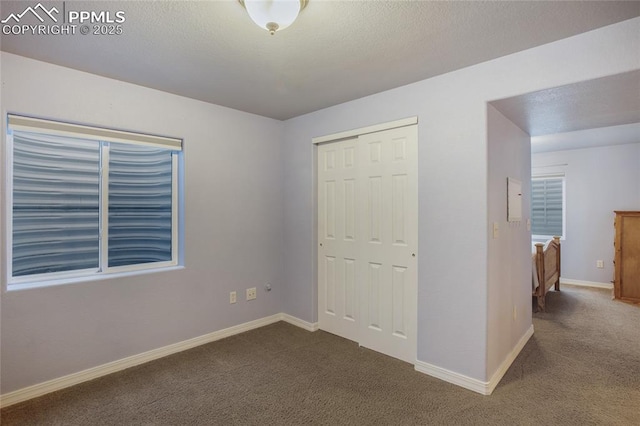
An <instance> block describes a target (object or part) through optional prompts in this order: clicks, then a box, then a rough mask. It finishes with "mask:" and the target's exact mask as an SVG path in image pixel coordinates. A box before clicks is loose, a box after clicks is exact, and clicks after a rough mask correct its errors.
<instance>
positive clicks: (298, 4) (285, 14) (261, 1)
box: [238, 0, 308, 35]
mask: <svg viewBox="0 0 640 426" xmlns="http://www.w3.org/2000/svg"><path fill="white" fill-rule="evenodd" d="M238 1H239V2H240V3H241V4H242V5H243V6H244V8H245V9H246V10H247V13H248V14H249V17H250V18H251V19H252V20H253V22H255V23H256V25H258V26H259V27H260V28H264V29H265V30H267V31H269V33H270V34H271V35H274V34H275V33H276V31H278V30H284V29H285V28H287V27H288V26H289V25H291V24H293V21H295V20H296V18H297V17H298V14H299V13H300V11H302V9H304V8H305V6H306V5H307V2H308V0H238Z"/></svg>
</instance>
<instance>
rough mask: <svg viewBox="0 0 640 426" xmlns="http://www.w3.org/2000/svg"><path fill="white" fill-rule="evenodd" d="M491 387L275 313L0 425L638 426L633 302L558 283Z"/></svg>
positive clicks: (639, 313) (639, 337)
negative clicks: (264, 322)
mask: <svg viewBox="0 0 640 426" xmlns="http://www.w3.org/2000/svg"><path fill="white" fill-rule="evenodd" d="M533 322H534V327H535V334H534V336H533V337H532V338H531V340H530V341H529V343H528V344H527V345H526V346H525V348H524V349H523V351H522V352H521V353H520V355H519V356H518V358H517V359H516V361H515V362H514V364H513V365H512V366H511V368H510V369H509V371H508V372H507V374H506V375H505V377H504V378H503V380H502V382H501V383H500V384H499V385H498V387H497V388H496V390H495V391H494V393H493V395H491V396H482V395H478V394H475V393H473V392H470V391H467V390H465V389H462V388H459V387H457V386H454V385H451V384H448V383H445V382H443V381H440V380H438V379H435V378H431V377H429V376H426V375H424V374H421V373H418V372H416V371H415V370H414V369H413V366H411V365H409V364H406V363H404V362H401V361H398V360H395V359H392V358H389V357H386V356H384V355H380V354H377V353H375V352H372V351H369V350H367V349H362V348H359V347H358V345H357V344H355V343H353V342H350V341H347V340H344V339H341V338H338V337H335V336H333V335H331V334H328V333H325V332H322V331H318V332H315V333H310V332H307V331H304V330H301V329H299V328H297V327H295V326H292V325H289V324H286V323H282V322H281V323H277V324H273V325H270V326H267V327H263V328H260V329H257V330H253V331H250V332H247V333H244V334H241V335H237V336H234V337H230V338H227V339H224V340H220V341H217V342H214V343H210V344H207V345H204V346H200V347H198V348H195V349H192V350H189V351H185V352H182V353H179V354H176V355H172V356H169V357H166V358H163V359H160V360H157V361H153V362H150V363H147V364H144V365H141V366H138V367H134V368H131V369H128V370H125V371H122V372H119V373H115V374H112V375H109V376H106V377H103V378H100V379H96V380H93V381H91V382H87V383H84V384H81V385H77V386H74V387H72V388H68V389H65V390H62V391H59V392H55V393H52V394H49V395H45V396H43V397H40V398H37V399H34V400H31V401H27V402H24V403H21V404H16V405H14V406H11V407H7V408H6V409H4V410H2V412H1V423H2V425H3V426H5V425H7V426H8V425H36V424H38V425H40V424H42V425H45V424H46V425H231V424H237V425H302V424H331V425H373V424H376V425H572V424H576V425H637V424H640V307H638V306H632V305H628V304H625V303H621V302H616V301H612V300H611V297H610V291H606V290H598V289H587V288H578V287H572V286H563V288H562V291H561V292H560V293H554V292H551V293H549V294H548V296H547V312H546V313H536V314H534V320H533Z"/></svg>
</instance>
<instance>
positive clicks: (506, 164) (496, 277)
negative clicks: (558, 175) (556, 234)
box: [487, 105, 532, 377]
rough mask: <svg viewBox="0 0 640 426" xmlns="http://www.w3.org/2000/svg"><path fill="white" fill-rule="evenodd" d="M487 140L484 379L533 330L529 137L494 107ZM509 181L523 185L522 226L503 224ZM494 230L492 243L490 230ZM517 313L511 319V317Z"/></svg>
mask: <svg viewBox="0 0 640 426" xmlns="http://www.w3.org/2000/svg"><path fill="white" fill-rule="evenodd" d="M487 113H488V116H487V126H488V129H487V131H488V132H487V133H488V139H489V190H488V196H487V199H488V220H489V229H488V232H489V244H488V253H489V265H488V282H487V324H488V325H487V377H491V375H492V374H493V373H494V372H495V371H496V370H497V369H498V368H499V366H500V363H502V362H503V361H504V360H505V359H506V358H507V357H508V356H509V354H510V352H511V350H512V349H513V347H514V346H516V344H517V343H518V341H519V340H520V339H521V338H522V336H523V335H525V333H526V332H527V330H528V329H529V328H530V327H531V275H532V271H531V266H532V263H531V234H530V232H529V230H528V229H527V219H530V217H531V214H530V211H531V207H530V206H531V144H530V138H529V135H528V134H526V133H525V132H523V131H522V130H521V129H520V128H519V127H518V126H516V125H515V124H514V123H512V122H511V121H509V120H508V119H507V118H506V117H505V116H504V115H502V114H501V113H500V112H499V111H498V110H497V109H495V108H494V107H493V106H492V105H488V107H487ZM507 178H513V179H516V180H519V181H520V182H521V183H522V197H521V200H522V220H521V221H519V222H508V221H507ZM493 223H497V224H498V235H497V237H496V238H494V237H493V228H492V224H493ZM514 309H515V317H514Z"/></svg>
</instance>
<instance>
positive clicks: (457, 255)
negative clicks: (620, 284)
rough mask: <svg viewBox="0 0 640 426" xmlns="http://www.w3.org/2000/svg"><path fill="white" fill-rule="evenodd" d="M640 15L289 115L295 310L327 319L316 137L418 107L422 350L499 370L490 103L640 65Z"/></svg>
mask: <svg viewBox="0 0 640 426" xmlns="http://www.w3.org/2000/svg"><path fill="white" fill-rule="evenodd" d="M639 26H640V19H634V20H629V21H625V22H623V23H620V24H617V25H614V26H610V27H605V28H602V29H600V30H596V31H592V32H589V33H585V34H581V35H579V36H576V37H571V38H568V39H565V40H561V41H558V42H555V43H551V44H548V45H544V46H541V47H538V48H534V49H530V50H527V51H523V52H519V53H516V54H513V55H509V56H505V57H502V58H499V59H496V60H493V61H489V62H486V63H483V64H479V65H476V66H473V67H469V68H465V69H463V70H459V71H456V72H452V73H449V74H445V75H442V76H438V77H435V78H431V79H428V80H424V81H421V82H418V83H414V84H411V85H408V86H404V87H400V88H397V89H394V90H389V91H386V92H382V93H379V94H376V95H372V96H368V97H365V98H362V99H358V100H355V101H351V102H347V103H345V104H341V105H337V106H334V107H331V108H327V109H324V110H321V111H317V112H314V113H311V114H307V115H304V116H301V117H297V118H294V119H291V120H288V121H287V122H285V139H284V144H285V145H284V149H283V153H284V160H285V163H284V164H285V166H284V167H285V172H284V177H285V194H286V196H285V204H284V214H285V224H286V226H285V228H284V231H285V237H284V238H285V240H284V242H285V245H284V247H285V249H284V250H285V251H284V255H285V285H286V288H285V293H286V296H285V299H284V302H285V304H284V307H285V311H286V312H287V313H290V314H292V315H295V316H298V317H301V318H302V319H304V320H307V321H315V319H316V305H317V295H316V290H315V289H316V273H315V267H314V262H315V247H316V244H317V241H316V236H315V222H314V221H315V215H316V211H315V209H316V207H315V200H314V188H315V180H314V179H315V177H314V169H313V165H314V149H313V147H312V145H311V138H313V137H316V136H323V135H327V134H332V133H336V132H340V131H344V130H349V129H357V128H360V127H364V126H368V125H373V124H377V123H382V122H388V121H392V120H396V119H400V118H404V117H410V116H418V119H419V124H418V138H419V142H418V144H419V148H418V151H419V154H418V155H419V159H418V167H419V209H420V210H419V216H420V220H419V253H418V262H419V270H418V359H419V360H421V361H423V362H426V363H429V364H432V365H435V366H438V367H441V368H445V369H448V370H451V371H453V372H456V373H459V374H462V375H466V376H469V377H472V378H476V379H478V380H482V381H486V380H488V378H489V376H490V374H492V373H493V372H488V365H489V364H491V365H494V364H495V362H494V361H493V360H492V362H491V363H489V362H488V361H487V356H488V347H491V348H493V347H494V345H498V346H497V347H501V346H500V345H501V344H500V343H497V342H494V341H491V342H488V339H489V338H491V339H494V338H496V336H497V335H498V334H499V333H500V330H496V332H492V333H488V332H487V327H489V326H495V325H494V323H493V322H492V323H488V314H487V310H488V301H487V298H488V297H489V294H488V285H487V280H488V264H489V263H491V260H490V259H489V256H490V254H489V252H488V224H489V221H488V213H487V212H488V204H487V194H488V183H487V182H488V171H487V167H488V165H487V156H488V144H487V106H486V104H487V102H488V101H491V100H495V99H501V98H506V97H510V96H515V95H520V94H523V93H528V92H533V91H537V90H540V89H544V88H550V87H555V86H561V85H565V84H571V83H575V82H579V81H584V80H589V79H593V78H597V77H602V76H605V75H611V74H617V73H621V72H625V71H629V70H633V69H638V68H640V57H639V56H638V55H637V51H638V49H640V46H639V45H638V44H639V43H638V37H637V32H638V30H639ZM523 262H524V260H523ZM520 272H522V271H520ZM498 352H499V353H502V352H503V350H499V351H498ZM498 352H496V353H495V354H493V353H492V355H491V356H498Z"/></svg>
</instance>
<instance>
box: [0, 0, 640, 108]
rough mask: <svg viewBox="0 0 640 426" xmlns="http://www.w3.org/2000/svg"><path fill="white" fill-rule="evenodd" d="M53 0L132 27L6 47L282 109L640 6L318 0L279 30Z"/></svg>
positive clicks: (160, 10)
mask: <svg viewBox="0 0 640 426" xmlns="http://www.w3.org/2000/svg"><path fill="white" fill-rule="evenodd" d="M43 3H45V4H46V5H47V6H52V5H57V7H59V8H60V10H62V7H63V6H64V7H65V8H66V10H89V11H97V10H105V11H106V10H109V11H113V12H115V11H118V10H122V11H124V12H125V14H126V21H125V22H124V23H123V24H122V28H123V34H122V35H112V36H103V35H91V34H89V35H86V36H82V35H79V34H76V35H73V36H41V35H36V36H31V35H26V36H25V35H2V36H1V38H0V48H1V49H2V50H4V51H7V52H11V53H15V54H18V55H22V56H27V57H30V58H34V59H38V60H42V61H46V62H51V63H54V64H59V65H63V66H66V67H70V68H75V69H78V70H82V71H87V72H91V73H94V74H98V75H103V76H107V77H111V78H115V79H118V80H122V81H127V82H131V83H135V84H139V85H142V86H148V87H152V88H156V89H159V90H163V91H167V92H171V93H175V94H179V95H183V96H187V97H190V98H195V99H200V100H203V101H206V102H211V103H214V104H218V105H224V106H227V107H231V108H235V109H238V110H242V111H247V112H251V113H255V114H259V115H263V116H266V117H272V118H276V119H287V118H291V117H295V116H298V115H301V114H304V113H308V112H311V111H315V110H318V109H321V108H324V107H328V106H331V105H335V104H338V103H342V102H345V101H349V100H352V99H356V98H359V97H362V96H366V95H369V94H373V93H377V92H380V91H383V90H386V89H390V88H394V87H398V86H401V85H404V84H408V83H412V82H415V81H419V80H422V79H425V78H428V77H432V76H435V75H438V74H443V73H446V72H449V71H452V70H455V69H459V68H462V67H465V66H469V65H473V64H476V63H480V62H483V61H487V60H490V59H493V58H497V57H500V56H504V55H507V54H510V53H513V52H516V51H520V50H524V49H527V48H531V47H534V46H537V45H541V44H544V43H549V42H552V41H555V40H558V39H562V38H566V37H569V36H572V35H575V34H579V33H582V32H585V31H589V30H592V29H595V28H599V27H602V26H605V25H609V24H612V23H615V22H619V21H623V20H626V19H630V18H633V17H636V16H640V2H636V1H630V2H629V1H622V2H617V1H602V2H600V1H568V2H564V1H550V2H547V1H502V2H501V1H498V2H483V1H469V2H462V1H455V2H454V1H451V2H427V1H322V0H311V1H310V2H309V4H308V6H307V7H306V9H305V10H304V11H303V12H302V13H301V15H300V17H299V19H298V21H296V22H295V23H294V24H293V25H292V26H291V27H289V28H288V29H286V30H284V31H282V32H279V33H276V35H274V36H270V35H269V34H268V33H267V32H266V31H264V30H261V29H260V28H258V27H257V26H255V25H254V24H253V23H252V22H251V21H250V19H249V17H248V16H247V14H246V12H245V11H244V9H243V8H242V6H241V5H240V4H239V3H238V2H237V1H235V0H229V1H198V2H185V1H171V2H168V1H164V2H149V1H132V2H126V1H120V2H117V1H111V2H99V1H90V2H75V1H66V2H65V4H64V5H63V2H61V1H47V2H45V1H43ZM35 4H37V0H34V1H27V2H11V1H4V0H3V1H2V2H1V3H0V16H2V18H3V19H4V18H5V17H7V16H8V15H9V13H20V12H22V11H23V10H24V9H25V7H27V6H34V5H35ZM25 19H26V18H25Z"/></svg>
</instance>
